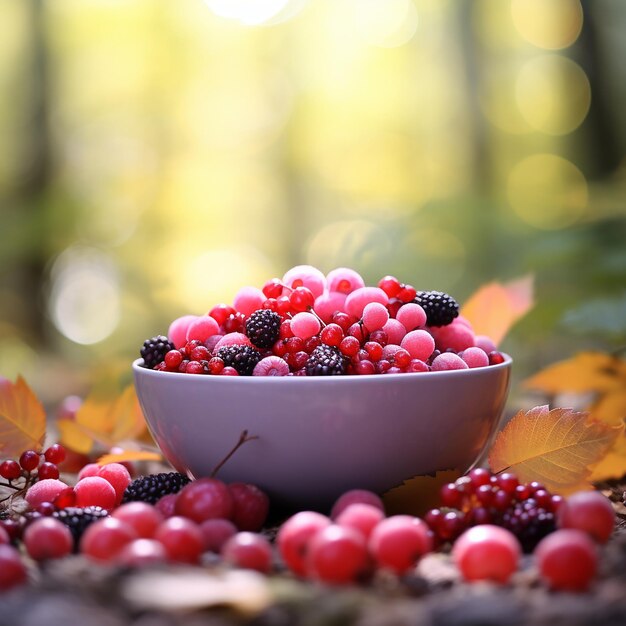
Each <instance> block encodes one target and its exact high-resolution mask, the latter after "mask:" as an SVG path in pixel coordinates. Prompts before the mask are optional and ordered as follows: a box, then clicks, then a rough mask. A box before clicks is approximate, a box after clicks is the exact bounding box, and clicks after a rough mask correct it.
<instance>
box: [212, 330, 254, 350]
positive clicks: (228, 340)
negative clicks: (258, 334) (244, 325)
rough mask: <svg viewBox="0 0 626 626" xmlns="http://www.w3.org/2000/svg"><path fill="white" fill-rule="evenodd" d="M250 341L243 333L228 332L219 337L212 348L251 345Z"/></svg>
mask: <svg viewBox="0 0 626 626" xmlns="http://www.w3.org/2000/svg"><path fill="white" fill-rule="evenodd" d="M251 345H252V342H251V341H250V339H249V338H248V336H247V335H244V334H243V333H228V334H226V335H224V336H223V337H221V338H220V340H219V341H218V342H217V343H216V344H215V348H214V350H219V349H220V348H223V347H224V346H251Z"/></svg>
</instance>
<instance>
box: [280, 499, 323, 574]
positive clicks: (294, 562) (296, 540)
mask: <svg viewBox="0 0 626 626" xmlns="http://www.w3.org/2000/svg"><path fill="white" fill-rule="evenodd" d="M330 523H331V522H330V520H329V519H328V518H327V517H326V516H325V515H322V514H320V513H315V512H313V511H301V512H300V513H296V514H295V515H293V516H292V517H290V518H289V519H288V520H287V521H286V522H285V523H284V524H283V525H282V526H281V527H280V530H279V531H278V535H277V536H276V544H277V545H278V549H279V551H280V555H281V556H282V558H283V561H284V562H285V564H286V565H287V567H288V568H289V569H290V570H291V571H292V572H293V573H294V574H296V575H298V576H305V575H306V563H305V560H306V556H307V552H308V549H309V542H310V541H311V538H312V537H313V536H314V535H315V534H316V533H317V532H318V531H319V530H321V529H322V528H325V527H326V526H329V525H330Z"/></svg>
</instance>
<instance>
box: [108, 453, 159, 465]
mask: <svg viewBox="0 0 626 626" xmlns="http://www.w3.org/2000/svg"><path fill="white" fill-rule="evenodd" d="M162 458H163V457H162V456H161V455H160V454H159V453H158V452H150V451H149V450H124V451H123V452H116V453H114V454H103V455H102V456H101V457H100V458H99V459H98V460H97V461H96V463H98V465H108V464H109V463H122V462H124V461H160V460H161V459H162Z"/></svg>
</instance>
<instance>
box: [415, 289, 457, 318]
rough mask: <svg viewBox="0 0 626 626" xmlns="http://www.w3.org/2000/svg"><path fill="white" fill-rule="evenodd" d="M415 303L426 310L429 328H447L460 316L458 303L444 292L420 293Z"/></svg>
mask: <svg viewBox="0 0 626 626" xmlns="http://www.w3.org/2000/svg"><path fill="white" fill-rule="evenodd" d="M413 302H415V303H416V304H419V305H420V306H421V307H422V308H423V309H424V311H425V313H426V323H427V324H428V325H429V326H447V325H448V324H450V323H451V322H452V320H453V319H454V318H455V317H457V315H458V314H459V305H458V303H457V301H456V300H455V299H454V298H453V297H452V296H449V295H448V294H447V293H443V291H418V292H417V295H416V296H415V298H414V300H413Z"/></svg>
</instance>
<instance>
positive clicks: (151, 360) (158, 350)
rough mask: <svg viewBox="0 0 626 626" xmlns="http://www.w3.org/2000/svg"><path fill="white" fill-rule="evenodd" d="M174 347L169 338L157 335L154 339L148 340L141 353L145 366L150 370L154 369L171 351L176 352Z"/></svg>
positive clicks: (144, 343)
mask: <svg viewBox="0 0 626 626" xmlns="http://www.w3.org/2000/svg"><path fill="white" fill-rule="evenodd" d="M174 347H175V346H174V344H173V343H172V342H171V341H168V339H167V337H164V336H163V335H157V336H156V337H152V339H146V340H145V341H144V342H143V347H142V348H141V350H140V351H139V353H140V354H141V356H142V357H143V362H144V365H145V366H146V367H147V368H148V369H154V368H155V366H157V365H158V364H159V363H160V362H161V361H162V360H163V359H164V358H165V355H166V354H167V353H168V352H169V351H170V350H174Z"/></svg>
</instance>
